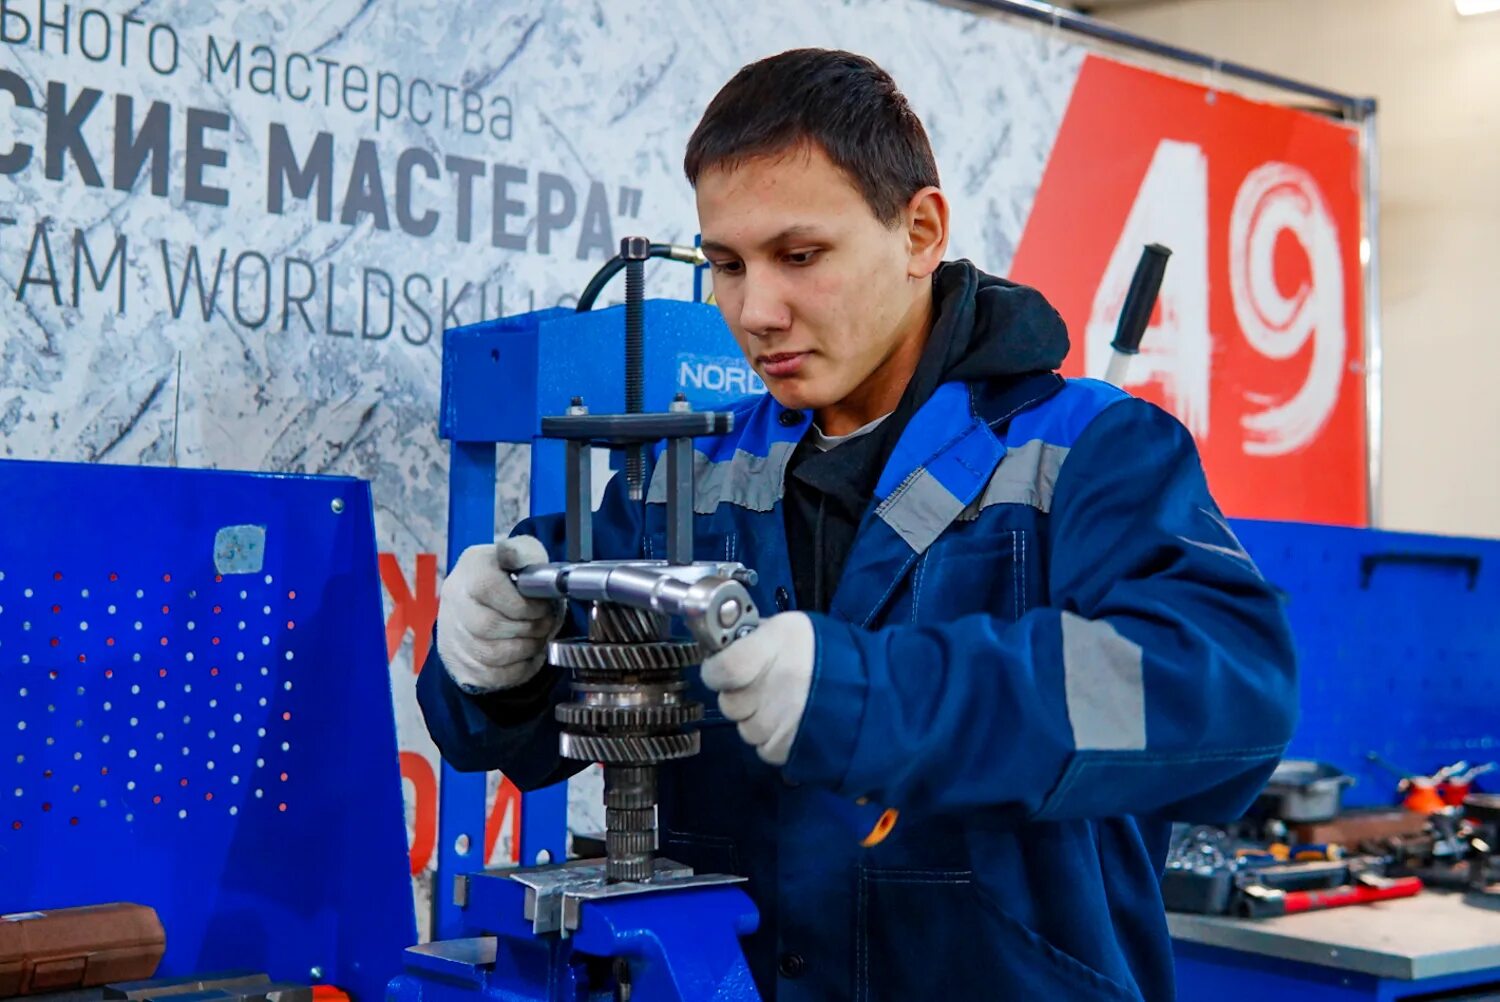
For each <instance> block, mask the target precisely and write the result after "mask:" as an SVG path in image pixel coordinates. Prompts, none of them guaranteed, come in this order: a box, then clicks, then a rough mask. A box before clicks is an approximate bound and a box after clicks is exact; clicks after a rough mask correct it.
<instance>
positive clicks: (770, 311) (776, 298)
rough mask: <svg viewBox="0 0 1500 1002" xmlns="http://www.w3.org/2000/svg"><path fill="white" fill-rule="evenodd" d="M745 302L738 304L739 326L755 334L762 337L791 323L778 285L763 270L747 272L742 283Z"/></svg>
mask: <svg viewBox="0 0 1500 1002" xmlns="http://www.w3.org/2000/svg"><path fill="white" fill-rule="evenodd" d="M742 289H743V291H744V301H743V303H742V305H741V306H740V328H741V329H742V330H744V331H746V332H748V333H750V334H753V335H755V336H757V337H765V336H766V335H768V334H773V333H775V332H777V331H783V330H786V329H787V328H788V327H789V326H791V322H792V311H791V307H790V306H788V305H787V301H786V296H785V294H784V292H783V290H782V288H781V284H780V283H779V282H777V281H776V279H775V277H774V276H772V275H770V274H768V273H767V272H765V271H764V270H762V271H760V272H759V273H755V272H747V273H746V275H745V281H744V284H743V286H742Z"/></svg>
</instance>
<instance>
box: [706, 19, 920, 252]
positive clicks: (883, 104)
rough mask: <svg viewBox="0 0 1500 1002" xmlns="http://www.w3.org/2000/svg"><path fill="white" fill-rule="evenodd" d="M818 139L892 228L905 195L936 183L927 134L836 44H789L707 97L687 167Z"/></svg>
mask: <svg viewBox="0 0 1500 1002" xmlns="http://www.w3.org/2000/svg"><path fill="white" fill-rule="evenodd" d="M803 143H816V144H817V145H818V146H820V147H822V149H823V151H824V152H825V153H827V154H828V158H829V159H830V160H832V161H833V162H834V164H835V165H837V166H838V167H839V169H840V170H842V171H843V172H844V173H845V174H847V175H848V176H849V178H850V180H852V181H853V182H854V184H855V186H856V187H858V188H859V190H860V193H861V194H863V195H864V198H865V201H866V202H867V203H869V206H870V209H871V210H872V211H873V212H874V213H875V216H876V218H877V219H879V220H880V221H881V222H882V223H884V224H885V225H887V226H893V225H895V223H896V222H897V220H899V219H900V218H901V211H902V210H903V209H905V208H906V203H907V202H908V201H910V199H911V196H912V195H914V194H916V193H917V192H918V191H920V190H921V189H923V188H925V187H927V186H928V185H933V186H936V185H937V183H938V170H937V162H936V161H935V160H934V159H933V156H932V145H931V144H930V143H929V142H928V141H927V130H926V129H924V128H922V122H921V120H920V119H919V118H917V115H916V112H914V111H912V110H911V105H910V104H908V103H907V101H906V96H905V95H904V94H902V93H901V91H900V90H899V89H897V87H896V82H895V81H894V80H892V79H891V75H890V74H889V73H887V72H886V71H885V70H883V69H881V68H880V67H879V66H877V65H876V64H875V63H874V61H872V60H870V59H868V58H866V57H864V56H860V55H855V54H854V53H852V52H843V51H840V50H837V49H793V50H791V51H790V52H783V53H781V54H780V55H777V56H769V57H767V58H765V59H762V60H760V61H759V62H755V63H751V64H750V65H748V66H746V67H744V68H743V69H741V70H740V71H739V72H738V73H736V74H735V75H734V78H733V79H731V80H730V81H729V82H728V83H727V84H725V85H724V87H723V89H722V90H720V91H719V93H718V94H716V95H715V96H714V99H713V100H712V101H710V102H709V105H708V110H707V111H705V112H704V113H703V119H702V121H700V122H699V123H698V127H697V128H696V129H694V130H693V135H692V138H690V139H689V140H688V144H687V154H686V155H685V156H684V157H683V164H682V166H683V170H684V171H685V172H686V173H687V179H688V182H689V183H690V184H692V185H693V186H694V187H696V186H697V184H698V178H699V176H701V175H702V173H703V172H704V171H705V170H708V169H710V168H713V167H731V168H732V167H736V166H739V165H740V164H743V163H745V162H746V161H748V160H753V159H755V158H757V157H762V156H769V155H775V154H778V153H782V152H785V151H787V150H789V149H792V148H795V147H796V146H798V145H799V144H803Z"/></svg>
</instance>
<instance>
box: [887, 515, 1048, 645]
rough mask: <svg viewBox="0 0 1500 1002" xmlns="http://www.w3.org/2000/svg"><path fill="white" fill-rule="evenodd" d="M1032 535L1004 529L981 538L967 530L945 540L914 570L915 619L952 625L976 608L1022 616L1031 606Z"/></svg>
mask: <svg viewBox="0 0 1500 1002" xmlns="http://www.w3.org/2000/svg"><path fill="white" fill-rule="evenodd" d="M1029 535H1030V534H1029V533H1028V532H1026V531H1025V530H1023V529H1001V530H997V531H992V532H988V533H985V534H984V535H983V536H980V537H978V538H975V536H974V535H972V534H970V533H961V534H956V535H951V536H945V537H944V538H942V539H940V540H939V541H938V542H937V543H936V544H934V545H933V547H932V548H931V549H929V550H928V551H927V552H926V553H925V554H923V556H922V559H921V560H920V561H919V562H918V563H917V566H916V569H915V570H914V571H913V572H912V578H911V610H912V612H911V618H912V622H914V623H946V622H952V621H953V620H954V619H956V618H958V617H959V616H963V615H967V614H969V613H976V612H983V613H987V614H989V615H991V616H998V617H1000V618H1001V619H1004V620H1007V621H1011V622H1014V621H1015V620H1017V619H1020V618H1021V617H1022V616H1023V615H1025V614H1026V610H1027V608H1028V607H1029V603H1028V601H1027V598H1028V596H1027V575H1026V571H1027V568H1026V558H1027V549H1028V539H1027V537H1028V536H1029Z"/></svg>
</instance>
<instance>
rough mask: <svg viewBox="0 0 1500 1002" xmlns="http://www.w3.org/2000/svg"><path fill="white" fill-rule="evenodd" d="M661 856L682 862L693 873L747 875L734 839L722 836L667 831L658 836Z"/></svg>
mask: <svg viewBox="0 0 1500 1002" xmlns="http://www.w3.org/2000/svg"><path fill="white" fill-rule="evenodd" d="M661 854H662V855H663V856H665V857H666V858H668V859H670V860H674V861H675V862H678V863H685V864H686V865H688V866H691V867H692V868H693V872H694V873H696V874H705V873H728V874H734V875H736V876H741V877H743V876H746V875H747V874H746V873H745V871H744V870H742V869H740V853H739V848H738V847H737V846H736V845H735V843H734V839H732V838H729V837H728V836H723V835H702V834H698V833H695V832H680V831H673V830H672V829H670V828H669V829H666V830H664V831H663V832H662V833H661Z"/></svg>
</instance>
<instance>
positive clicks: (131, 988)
mask: <svg viewBox="0 0 1500 1002" xmlns="http://www.w3.org/2000/svg"><path fill="white" fill-rule="evenodd" d="M270 983H271V978H270V976H269V975H267V974H265V973H262V972H259V971H219V972H217V973H212V974H189V975H185V976H183V977H177V978H151V979H148V980H144V981H117V982H115V983H113V984H109V985H105V986H104V997H105V998H107V999H126V1000H130V1002H141V1000H144V999H152V998H165V997H167V996H169V995H187V994H190V993H193V992H203V991H209V990H211V989H218V990H221V991H226V992H236V991H238V990H240V989H246V990H256V991H259V990H262V989H264V988H265V987H266V986H267V985H269V984H270Z"/></svg>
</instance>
